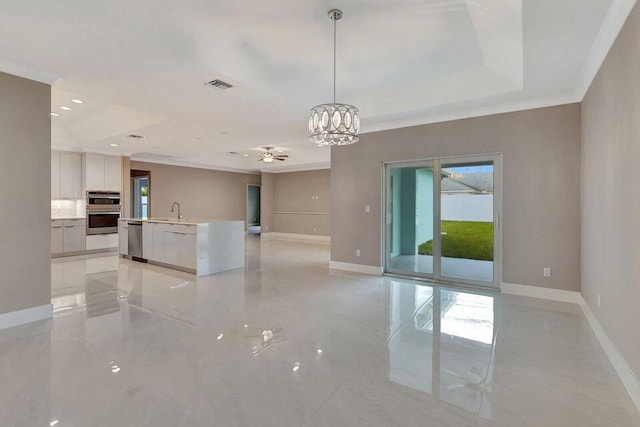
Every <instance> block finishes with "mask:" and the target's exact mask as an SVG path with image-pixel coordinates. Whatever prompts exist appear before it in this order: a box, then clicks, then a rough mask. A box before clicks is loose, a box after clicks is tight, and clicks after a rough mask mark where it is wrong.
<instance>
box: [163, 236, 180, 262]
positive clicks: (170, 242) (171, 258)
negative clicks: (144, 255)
mask: <svg viewBox="0 0 640 427" xmlns="http://www.w3.org/2000/svg"><path fill="white" fill-rule="evenodd" d="M163 262H165V263H167V264H171V265H180V234H178V233H176V232H174V231H168V230H167V231H165V232H164V261H163Z"/></svg>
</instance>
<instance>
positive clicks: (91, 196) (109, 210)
mask: <svg viewBox="0 0 640 427" xmlns="http://www.w3.org/2000/svg"><path fill="white" fill-rule="evenodd" d="M120 208H121V205H120V192H117V191H87V235H92V234H114V233H117V232H118V219H120Z"/></svg>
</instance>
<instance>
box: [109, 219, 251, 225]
mask: <svg viewBox="0 0 640 427" xmlns="http://www.w3.org/2000/svg"><path fill="white" fill-rule="evenodd" d="M120 221H140V222H157V223H160V224H182V225H198V224H210V223H220V222H244V221H234V220H221V219H202V218H182V219H176V218H147V219H142V218H120Z"/></svg>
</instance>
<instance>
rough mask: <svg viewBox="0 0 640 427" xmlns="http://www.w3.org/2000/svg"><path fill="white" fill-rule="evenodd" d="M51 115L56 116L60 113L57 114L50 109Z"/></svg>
mask: <svg viewBox="0 0 640 427" xmlns="http://www.w3.org/2000/svg"><path fill="white" fill-rule="evenodd" d="M51 115H52V116H56V117H58V116H59V115H60V114H58V113H54V112H53V111H52V112H51Z"/></svg>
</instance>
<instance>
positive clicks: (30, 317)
mask: <svg viewBox="0 0 640 427" xmlns="http://www.w3.org/2000/svg"><path fill="white" fill-rule="evenodd" d="M50 317H53V305H52V304H45V305H40V306H37V307H30V308H25V309H24V310H16V311H10V312H8V313H2V314H0V329H5V328H11V327H13V326H19V325H24V324H25V323H31V322H35V321H37V320H43V319H48V318H50Z"/></svg>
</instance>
